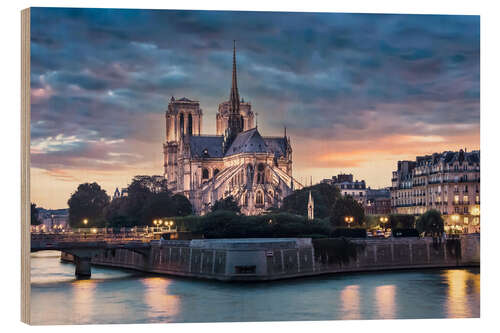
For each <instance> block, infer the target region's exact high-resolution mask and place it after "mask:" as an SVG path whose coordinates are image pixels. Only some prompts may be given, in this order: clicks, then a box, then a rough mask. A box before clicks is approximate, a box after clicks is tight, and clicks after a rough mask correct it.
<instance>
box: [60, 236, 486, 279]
mask: <svg viewBox="0 0 500 333" xmlns="http://www.w3.org/2000/svg"><path fill="white" fill-rule="evenodd" d="M352 241H353V242H355V243H357V244H359V245H360V247H359V248H358V250H357V255H356V258H353V259H351V260H349V262H348V263H340V262H335V261H333V262H330V260H328V256H326V257H325V256H323V255H321V253H316V249H315V248H314V246H313V243H312V241H311V239H310V238H272V239H202V240H191V241H172V240H169V241H153V242H152V246H151V248H150V249H149V252H148V253H147V254H144V253H139V252H134V251H131V250H127V249H116V250H105V251H100V252H99V253H97V254H96V255H95V256H94V257H92V264H98V265H104V266H110V267H121V268H131V269H137V270H141V271H146V272H153V273H159V274H169V275H174V276H189V277H196V278H206V279H217V280H223V281H238V280H247V281H259V280H277V279H285V278H293V277H300V276H308V275H319V274H325V273H347V272H360V271H381V270H393V269H408V268H412V269H415V268H441V267H464V266H479V264H480V237H479V235H462V236H461V237H460V238H459V239H456V240H446V241H443V242H440V243H435V242H434V241H433V240H432V239H431V238H413V237H412V238H391V239H381V240H368V239H367V240H352ZM62 259H64V260H68V261H73V260H74V259H73V257H72V256H71V255H69V254H67V253H65V252H62Z"/></svg>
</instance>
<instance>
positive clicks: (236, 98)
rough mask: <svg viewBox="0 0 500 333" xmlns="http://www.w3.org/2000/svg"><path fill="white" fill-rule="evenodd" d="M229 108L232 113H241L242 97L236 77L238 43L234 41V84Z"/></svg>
mask: <svg viewBox="0 0 500 333" xmlns="http://www.w3.org/2000/svg"><path fill="white" fill-rule="evenodd" d="M229 107H230V110H229V111H230V112H231V113H236V114H239V113H240V95H239V93H238V79H237V77H236V41H235V40H234V41H233V82H232V84H231V92H230V94H229Z"/></svg>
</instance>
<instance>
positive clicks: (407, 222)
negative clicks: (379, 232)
mask: <svg viewBox="0 0 500 333" xmlns="http://www.w3.org/2000/svg"><path fill="white" fill-rule="evenodd" d="M389 225H390V227H391V229H392V230H394V229H413V228H415V216H413V215H410V214H391V215H389Z"/></svg>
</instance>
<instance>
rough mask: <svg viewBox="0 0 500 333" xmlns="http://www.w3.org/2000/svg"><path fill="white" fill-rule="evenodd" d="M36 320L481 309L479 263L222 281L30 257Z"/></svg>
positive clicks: (447, 313)
mask: <svg viewBox="0 0 500 333" xmlns="http://www.w3.org/2000/svg"><path fill="white" fill-rule="evenodd" d="M31 265H32V270H31V271H32V274H33V275H32V284H31V304H32V305H31V311H32V312H31V319H32V323H33V324H88V323H93V324H98V323H101V324H110V323H152V322H221V321H276V320H336V319H382V318H447V317H448V318H449V317H452V318H457V317H478V316H479V301H480V294H479V291H480V283H479V282H480V281H479V277H480V274H479V269H451V270H449V269H443V270H438V269H435V270H434V269H431V270H413V271H398V272H385V273H365V274H340V275H328V276H326V275H325V276H321V277H311V278H304V279H294V280H283V281H275V282H266V283H234V284H232V283H222V282H215V281H200V280H191V279H181V278H174V277H166V276H165V277H164V276H151V275H144V274H140V273H137V272H131V271H126V270H115V269H107V268H102V267H93V270H92V279H90V280H75V278H74V265H72V264H63V263H61V262H60V260H59V258H58V257H54V256H44V257H42V256H40V257H32V261H31Z"/></svg>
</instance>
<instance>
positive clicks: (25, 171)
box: [21, 8, 31, 324]
mask: <svg viewBox="0 0 500 333" xmlns="http://www.w3.org/2000/svg"><path fill="white" fill-rule="evenodd" d="M30 23H31V11H30V8H27V9H24V10H22V11H21V321H22V322H24V323H26V324H30V322H31V318H30V317H31V315H30V296H31V283H30V281H31V274H30V273H31V272H30V271H31V265H30V263H31V260H30V252H31V251H30V224H31V221H30V220H31V213H30V211H31V206H30V204H31V202H30V113H31V112H30V111H31V110H30V106H31V99H30V55H31V51H30V39H31V38H30V32H31V27H30Z"/></svg>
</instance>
